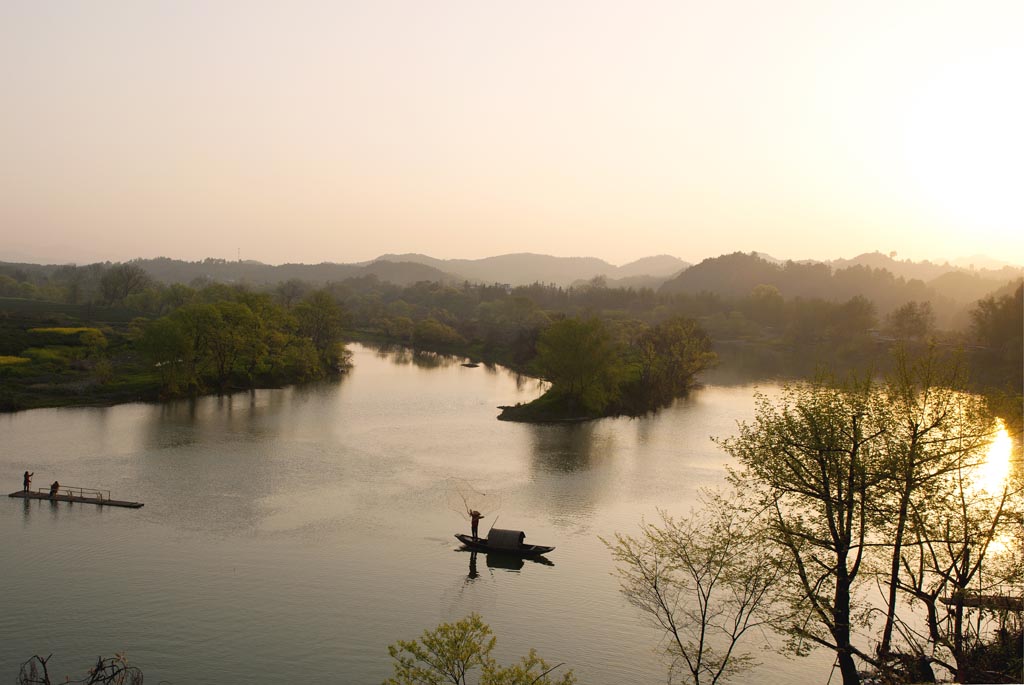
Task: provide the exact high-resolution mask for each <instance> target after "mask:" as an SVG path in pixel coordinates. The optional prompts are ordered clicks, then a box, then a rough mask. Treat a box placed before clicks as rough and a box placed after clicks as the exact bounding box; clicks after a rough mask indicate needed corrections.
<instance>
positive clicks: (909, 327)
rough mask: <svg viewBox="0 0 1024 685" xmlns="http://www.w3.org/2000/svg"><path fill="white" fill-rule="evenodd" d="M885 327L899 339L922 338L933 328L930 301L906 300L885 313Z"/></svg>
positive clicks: (932, 311)
mask: <svg viewBox="0 0 1024 685" xmlns="http://www.w3.org/2000/svg"><path fill="white" fill-rule="evenodd" d="M885 328H886V330H888V331H889V333H890V334H892V335H893V337H895V338H898V339H900V340H924V339H925V338H927V337H928V336H929V335H931V334H932V332H933V331H934V330H935V311H934V310H933V309H932V303H931V302H907V303H906V304H904V305H902V306H901V307H898V308H897V309H894V310H893V311H891V312H889V313H888V314H887V315H886V317H885Z"/></svg>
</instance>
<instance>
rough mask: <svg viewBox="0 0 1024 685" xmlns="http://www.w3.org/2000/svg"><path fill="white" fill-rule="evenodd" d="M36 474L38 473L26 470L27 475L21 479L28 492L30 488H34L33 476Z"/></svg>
mask: <svg viewBox="0 0 1024 685" xmlns="http://www.w3.org/2000/svg"><path fill="white" fill-rule="evenodd" d="M34 475H36V474H35V473H29V472H28V471H26V472H25V476H24V477H23V478H22V479H21V482H22V483H24V485H25V492H28V491H29V490H31V489H32V476H34Z"/></svg>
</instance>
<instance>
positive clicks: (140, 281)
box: [100, 263, 152, 304]
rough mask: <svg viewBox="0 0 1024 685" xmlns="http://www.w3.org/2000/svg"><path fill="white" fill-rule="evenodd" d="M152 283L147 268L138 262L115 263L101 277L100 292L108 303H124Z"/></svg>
mask: <svg viewBox="0 0 1024 685" xmlns="http://www.w3.org/2000/svg"><path fill="white" fill-rule="evenodd" d="M151 283H152V279H151V278H150V277H149V274H148V273H146V270H145V269H143V268H142V267H141V266H139V265H137V264H130V263H129V264H115V265H114V266H112V267H110V268H109V269H108V270H107V272H106V273H105V274H103V276H102V277H101V278H100V293H101V294H102V295H103V300H104V301H105V302H107V303H108V304H120V303H123V302H124V300H125V298H126V297H128V296H129V295H134V294H135V293H141V292H142V291H143V290H145V289H146V288H147V287H148V286H149V285H150V284H151Z"/></svg>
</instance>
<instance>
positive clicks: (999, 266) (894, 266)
mask: <svg viewBox="0 0 1024 685" xmlns="http://www.w3.org/2000/svg"><path fill="white" fill-rule="evenodd" d="M964 261H967V265H963V262H964ZM827 263H828V264H829V266H831V267H832V268H833V269H836V270H839V269H845V268H848V267H851V266H867V267H870V268H872V269H885V270H886V271H890V272H892V273H893V274H894V275H896V276H900V277H902V278H906V279H908V280H909V279H912V278H916V279H919V280H922V281H924V282H926V283H928V282H930V281H934V280H935V279H937V278H939V277H940V276H944V275H945V274H949V273H964V274H974V275H976V276H978V277H980V278H981V279H982V280H987V281H990V282H991V283H993V284H995V285H994V286H993V287H999V286H1001V285H1003V284H1005V283H1006V281H1009V280H1012V279H1014V278H1017V277H1019V276H1020V275H1022V274H1024V269H1022V268H1021V267H1015V266H1012V265H1010V264H1007V263H1006V262H999V261H997V260H994V259H991V258H988V257H983V256H981V255H977V256H975V257H971V258H968V259H967V260H957V263H956V264H950V263H949V262H945V263H943V264H935V263H934V262H930V261H928V260H927V259H926V260H924V261H921V262H912V261H910V260H909V259H902V260H897V259H893V258H892V257H890V256H888V255H884V254H882V253H881V252H865V253H864V254H861V255H857V256H856V257H854V258H852V259H835V260H833V261H831V262H827ZM967 266H973V267H974V268H973V269H971V268H967ZM957 299H960V300H963V301H966V299H967V298H966V297H961V298H957Z"/></svg>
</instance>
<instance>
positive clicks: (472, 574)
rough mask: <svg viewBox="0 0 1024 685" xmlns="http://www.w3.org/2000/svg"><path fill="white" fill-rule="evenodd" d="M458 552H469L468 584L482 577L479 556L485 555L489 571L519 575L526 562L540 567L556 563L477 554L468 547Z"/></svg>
mask: <svg viewBox="0 0 1024 685" xmlns="http://www.w3.org/2000/svg"><path fill="white" fill-rule="evenodd" d="M455 551H456V552H469V573H467V574H466V582H467V583H468V582H471V581H474V580H476V579H477V578H479V577H480V572H479V570H478V567H477V556H478V555H483V557H484V563H485V564H486V565H487V568H488V569H491V570H493V569H498V570H500V571H513V572H515V573H519V572H520V571H522V570H523V568H524V567H525V566H526V562H530V563H531V564H537V565H538V566H554V565H555V562H553V561H551V560H550V559H548V558H547V557H544V556H539V557H521V556H517V555H515V554H505V553H502V552H477V551H476V550H471V549H469V548H468V547H460V548H459V549H457V550H455Z"/></svg>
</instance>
